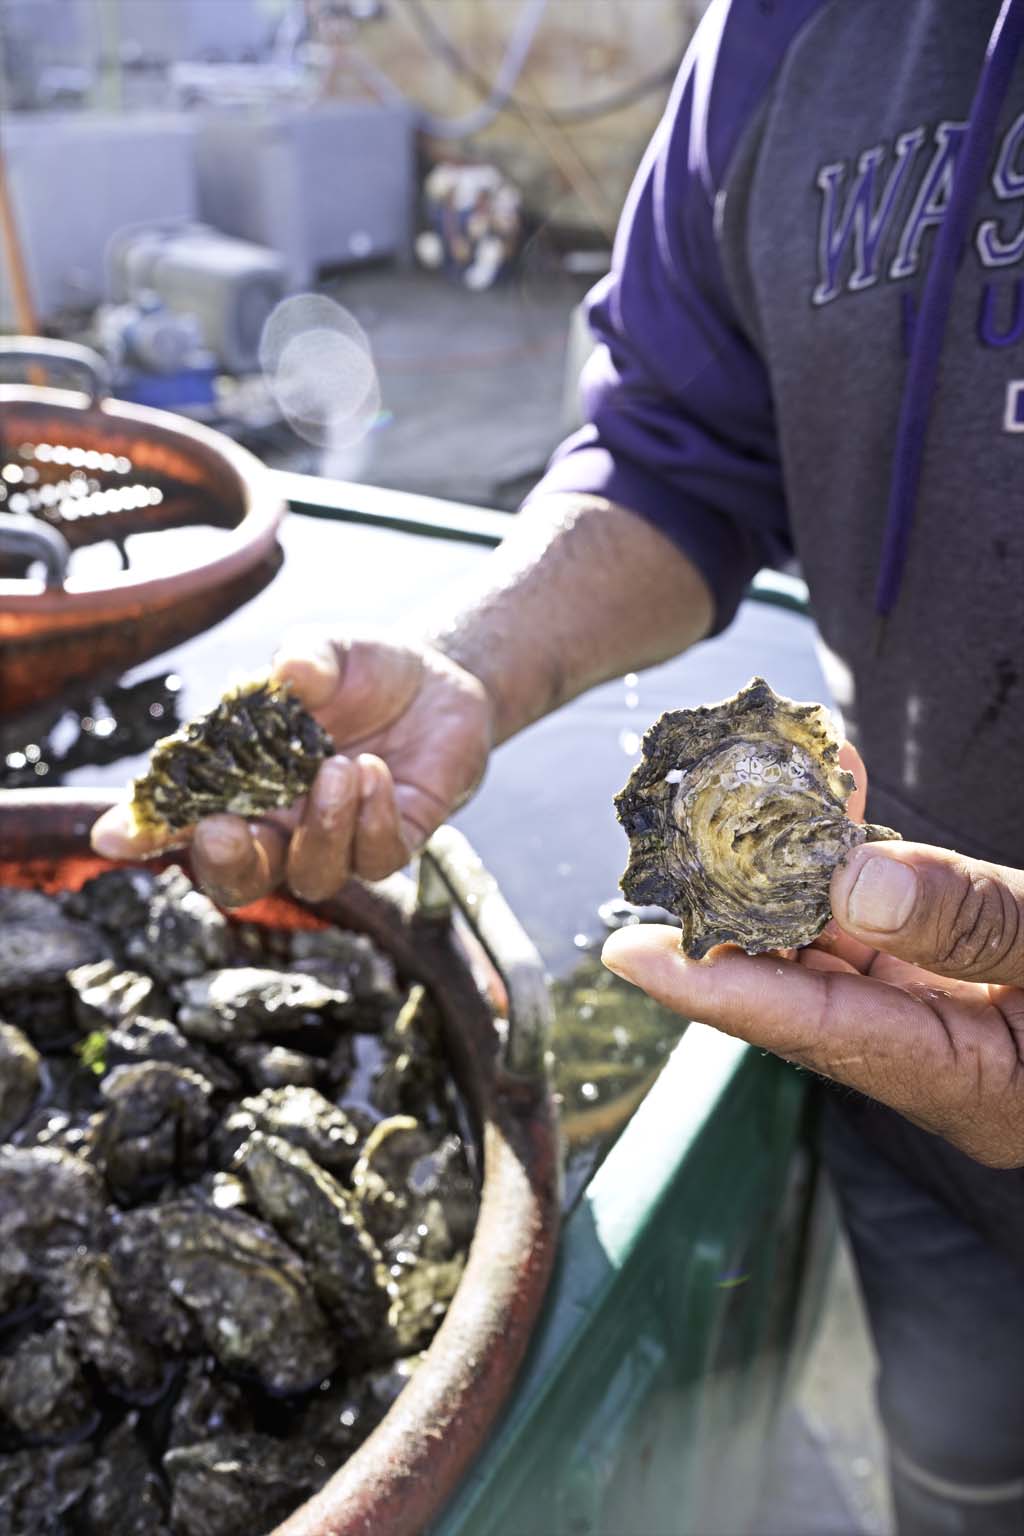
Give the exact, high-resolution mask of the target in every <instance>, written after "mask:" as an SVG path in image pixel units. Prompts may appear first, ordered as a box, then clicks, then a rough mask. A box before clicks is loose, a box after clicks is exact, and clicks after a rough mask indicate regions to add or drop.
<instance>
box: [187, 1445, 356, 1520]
mask: <svg viewBox="0 0 1024 1536" xmlns="http://www.w3.org/2000/svg"><path fill="white" fill-rule="evenodd" d="M164 1470H165V1471H166V1473H167V1476H168V1478H169V1479H170V1483H171V1488H172V1490H173V1491H172V1496H171V1525H172V1527H173V1529H174V1531H175V1533H176V1536H210V1532H211V1531H216V1533H217V1536H265V1533H267V1532H269V1531H270V1530H271V1529H272V1528H273V1527H274V1526H275V1525H276V1524H277V1523H278V1521H279V1520H283V1519H285V1518H286V1517H287V1516H288V1515H290V1514H291V1512H292V1510H293V1509H294V1508H295V1506H296V1505H297V1504H301V1503H302V1502H303V1501H304V1500H305V1499H307V1498H309V1496H310V1494H312V1493H315V1492H316V1490H317V1489H318V1488H319V1487H320V1486H321V1484H322V1483H324V1482H325V1481H326V1479H327V1474H328V1472H329V1471H330V1470H331V1469H330V1468H329V1467H328V1465H327V1463H326V1460H325V1458H324V1457H323V1456H322V1455H320V1454H319V1453H317V1452H314V1451H311V1450H309V1449H308V1448H306V1447H304V1446H301V1445H293V1444H282V1442H281V1441H280V1440H275V1439H273V1438H272V1437H271V1436H270V1435H219V1436H218V1437H217V1438H216V1439H214V1440H201V1441H200V1442H199V1443H198V1444H196V1445H184V1446H179V1447H178V1448H177V1449H176V1450H173V1451H168V1452H167V1455H166V1456H165V1457H164Z"/></svg>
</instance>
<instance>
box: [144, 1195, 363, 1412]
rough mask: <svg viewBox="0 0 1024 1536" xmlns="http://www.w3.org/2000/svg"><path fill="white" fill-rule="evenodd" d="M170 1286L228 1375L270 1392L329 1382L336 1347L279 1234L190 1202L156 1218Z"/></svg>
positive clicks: (162, 1210)
mask: <svg viewBox="0 0 1024 1536" xmlns="http://www.w3.org/2000/svg"><path fill="white" fill-rule="evenodd" d="M154 1215H155V1217H156V1219H157V1223H158V1226H159V1230H160V1237H161V1241H162V1244H163V1251H164V1264H165V1272H166V1276H167V1284H168V1286H169V1288H170V1290H171V1292H172V1294H173V1295H174V1296H176V1297H177V1298H178V1299H179V1300H180V1301H181V1302H182V1304H183V1305H184V1306H185V1307H187V1308H188V1310H189V1311H190V1312H191V1313H192V1314H193V1316H194V1317H195V1319H196V1321H197V1323H198V1324H199V1327H200V1329H201V1331H202V1334H203V1338H204V1340H205V1342H206V1347H207V1348H208V1349H209V1350H210V1351H211V1352H212V1353H213V1354H214V1355H215V1356H216V1357H217V1359H218V1360H219V1361H220V1363H221V1365H223V1366H224V1367H225V1369H227V1370H235V1371H240V1372H242V1373H243V1374H245V1375H248V1376H253V1377H255V1378H256V1379H257V1380H258V1381H259V1382H260V1383H261V1385H262V1386H263V1387H264V1389H265V1390H266V1391H268V1392H271V1393H274V1394H277V1395H283V1394H287V1393H291V1392H304V1391H306V1390H307V1389H308V1388H309V1387H311V1386H313V1385H315V1384H316V1383H317V1382H319V1381H322V1380H323V1379H324V1377H326V1376H329V1375H330V1374H331V1372H332V1371H333V1369H334V1367H335V1366H336V1365H337V1363H338V1354H339V1344H338V1340H337V1339H336V1338H335V1336H334V1333H333V1330H332V1329H331V1327H330V1325H329V1323H328V1321H327V1318H326V1317H325V1316H324V1314H323V1312H322V1311H321V1308H320V1304H319V1302H318V1301H317V1299H316V1297H315V1295H314V1294H313V1290H312V1287H311V1285H310V1282H309V1279H308V1276H307V1274H306V1272H305V1270H304V1268H303V1266H302V1264H301V1263H300V1262H299V1259H298V1256H297V1255H296V1254H295V1253H294V1251H293V1250H292V1249H291V1248H289V1247H288V1246H287V1245H286V1244H285V1243H283V1242H282V1241H281V1239H280V1238H279V1237H278V1235H277V1233H276V1232H274V1230H273V1229H272V1228H271V1227H268V1226H265V1225H264V1223H263V1222H261V1221H256V1220H254V1219H253V1217H251V1216H247V1215H246V1214H245V1212H244V1211H238V1210H234V1211H215V1210H211V1209H210V1208H209V1207H207V1206H201V1205H195V1204H192V1203H191V1202H175V1203H172V1204H170V1205H162V1206H158V1207H157V1208H156V1210H155V1212H154Z"/></svg>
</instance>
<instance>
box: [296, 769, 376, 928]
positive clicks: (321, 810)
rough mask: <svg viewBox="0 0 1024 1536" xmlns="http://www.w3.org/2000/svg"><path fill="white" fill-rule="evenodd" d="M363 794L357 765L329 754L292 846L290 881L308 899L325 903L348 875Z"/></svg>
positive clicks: (311, 792)
mask: <svg viewBox="0 0 1024 1536" xmlns="http://www.w3.org/2000/svg"><path fill="white" fill-rule="evenodd" d="M359 797H360V778H359V769H358V768H357V766H356V764H355V763H353V762H350V760H349V759H348V758H347V757H330V758H328V759H327V761H326V762H325V763H324V764H323V766H322V767H321V769H320V771H319V773H318V774H317V776H316V779H315V780H314V782H313V787H312V789H311V790H310V792H309V795H308V797H307V800H306V807H305V811H304V814H303V817H302V820H301V822H300V823H299V825H298V827H297V829H296V831H295V833H294V834H293V836H292V840H291V844H290V847H289V850H288V884H289V885H290V886H291V888H292V890H293V891H294V892H295V894H296V896H300V897H301V898H302V899H303V900H304V901H326V900H327V898H328V896H333V895H334V893H335V891H337V890H340V888H341V887H342V886H343V885H344V884H345V881H346V880H347V879H348V877H349V874H350V873H351V868H352V845H353V841H354V838H355V829H356V817H357V815H358V813H359Z"/></svg>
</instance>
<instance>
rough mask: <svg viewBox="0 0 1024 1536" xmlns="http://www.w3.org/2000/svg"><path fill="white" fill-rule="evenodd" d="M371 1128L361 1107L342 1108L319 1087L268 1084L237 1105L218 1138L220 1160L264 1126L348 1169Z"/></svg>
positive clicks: (318, 1158)
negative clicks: (354, 1108)
mask: <svg viewBox="0 0 1024 1536" xmlns="http://www.w3.org/2000/svg"><path fill="white" fill-rule="evenodd" d="M366 1130H367V1126H366V1124H365V1120H364V1118H363V1117H361V1116H359V1115H358V1114H357V1112H356V1111H352V1112H351V1113H348V1112H346V1111H345V1110H342V1109H337V1108H336V1107H335V1106H334V1105H333V1104H331V1103H330V1102H329V1100H327V1099H325V1098H324V1096H323V1094H322V1093H319V1092H318V1091H317V1089H315V1088H294V1087H287V1088H264V1090H263V1092H262V1093H257V1094H253V1096H252V1097H251V1098H248V1099H243V1100H242V1102H241V1103H240V1104H239V1105H238V1106H237V1107H236V1108H235V1109H233V1110H232V1112H231V1113H230V1114H229V1115H228V1116H227V1118H226V1119H225V1121H224V1123H223V1125H222V1126H221V1127H220V1129H219V1131H218V1132H217V1135H216V1143H217V1151H218V1154H219V1157H220V1160H221V1162H222V1163H229V1162H230V1161H231V1159H232V1158H233V1157H234V1155H235V1153H236V1152H237V1151H238V1149H239V1147H241V1145H242V1143H243V1142H245V1141H247V1140H248V1138H249V1137H250V1136H251V1135H252V1132H253V1131H263V1132H264V1133H265V1134H266V1135H268V1136H280V1137H281V1138H282V1140H284V1141H288V1142H291V1144H292V1146H295V1147H302V1148H303V1149H304V1150H305V1151H306V1152H308V1153H309V1155H310V1157H311V1158H312V1159H313V1161H314V1162H315V1163H319V1164H320V1166H321V1167H323V1168H327V1169H329V1170H330V1172H331V1173H336V1174H342V1175H344V1174H347V1173H349V1172H351V1170H352V1167H353V1165H354V1163H355V1161H356V1158H357V1157H358V1156H359V1149H360V1147H361V1146H362V1143H363V1138H364V1136H365V1134H366Z"/></svg>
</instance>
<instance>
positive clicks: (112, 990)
mask: <svg viewBox="0 0 1024 1536" xmlns="http://www.w3.org/2000/svg"><path fill="white" fill-rule="evenodd" d="M67 983H68V986H69V987H70V988H71V990H72V993H73V994H74V996H73V998H72V1003H71V1006H72V1009H73V1010H74V1014H75V1017H76V1018H77V1020H78V1023H79V1025H80V1027H81V1028H82V1029H83V1030H86V1031H88V1030H93V1029H104V1028H106V1027H107V1025H113V1026H116V1025H118V1024H122V1023H125V1022H126V1021H127V1020H128V1019H133V1018H134V1017H135V1016H136V1014H139V1013H146V1014H152V1013H154V1012H155V1011H160V1012H163V1011H164V1010H163V1008H162V1007H161V1000H160V994H159V992H158V991H157V987H156V983H155V982H154V980H153V978H152V976H143V975H142V974H141V972H139V971H124V970H122V969H121V967H120V966H119V965H117V964H115V962H114V961H113V960H95V961H94V962H93V963H92V964H91V965H78V966H76V967H75V968H74V970H70V971H68V973H67Z"/></svg>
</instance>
